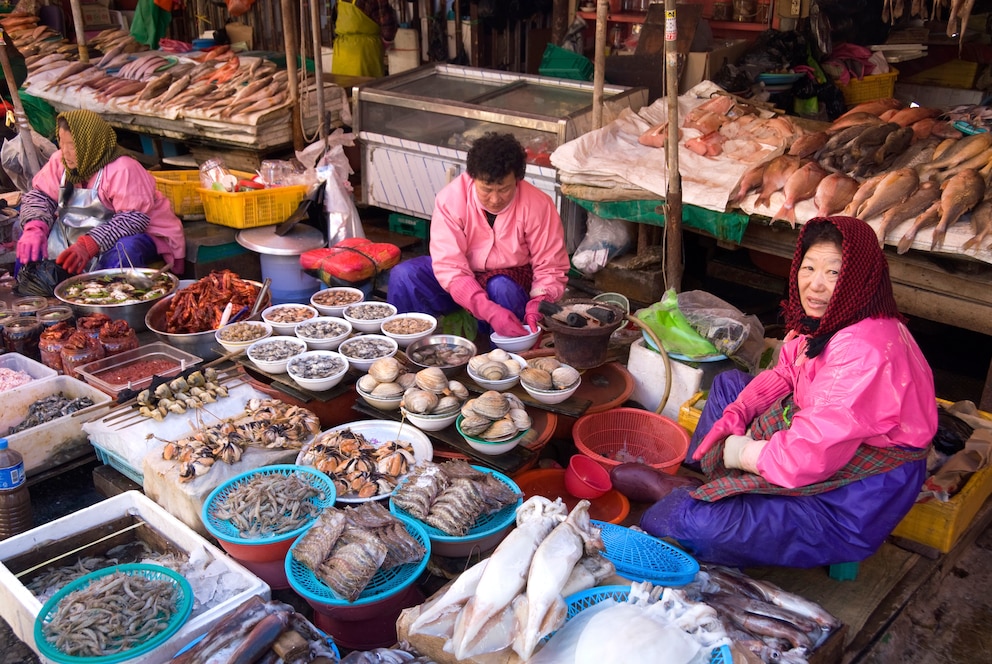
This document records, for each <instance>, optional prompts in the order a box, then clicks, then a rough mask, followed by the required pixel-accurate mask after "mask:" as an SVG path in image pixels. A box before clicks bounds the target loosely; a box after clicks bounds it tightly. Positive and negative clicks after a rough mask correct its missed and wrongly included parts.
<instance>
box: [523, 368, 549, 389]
mask: <svg viewBox="0 0 992 664" xmlns="http://www.w3.org/2000/svg"><path fill="white" fill-rule="evenodd" d="M520 381H521V382H522V383H524V384H525V385H527V386H528V387H533V388H534V389H535V390H550V389H551V388H552V387H553V386H554V383H552V382H551V374H550V373H548V372H547V371H545V370H543V369H538V368H536V367H527V368H526V369H524V370H523V371H521V372H520Z"/></svg>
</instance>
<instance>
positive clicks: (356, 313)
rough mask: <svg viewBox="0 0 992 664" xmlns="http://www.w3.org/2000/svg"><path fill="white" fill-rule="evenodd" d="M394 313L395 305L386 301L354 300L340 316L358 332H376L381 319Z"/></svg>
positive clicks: (380, 325)
mask: <svg viewBox="0 0 992 664" xmlns="http://www.w3.org/2000/svg"><path fill="white" fill-rule="evenodd" d="M395 315H396V307H394V306H393V305H391V304H389V303H388V302H356V303H355V304H349V305H348V306H347V307H345V308H344V312H342V314H341V316H342V317H343V318H344V319H345V320H346V321H348V322H349V323H351V326H352V327H353V328H355V330H356V331H358V332H365V333H366V334H378V333H379V332H380V331H381V329H382V321H384V320H386V319H387V318H389V317H390V316H395Z"/></svg>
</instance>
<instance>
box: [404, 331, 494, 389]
mask: <svg viewBox="0 0 992 664" xmlns="http://www.w3.org/2000/svg"><path fill="white" fill-rule="evenodd" d="M477 352H478V351H477V350H476V347H475V344H474V343H472V342H471V341H469V340H468V339H466V338H465V337H459V336H456V335H454V334H432V335H430V336H429V337H424V338H423V339H418V340H417V341H414V342H413V343H412V344H410V345H409V346H407V349H406V357H407V359H408V360H409V361H410V363H411V364H413V365H414V366H415V367H416V368H417V369H426V368H428V367H437V368H439V369H440V370H441V371H443V372H444V375H445V376H447V377H448V378H454V377H455V376H457V375H458V374H459V373H461V371H462V369H464V368H465V365H466V364H468V361H469V360H470V359H472V357H473V356H474V355H476V354H477Z"/></svg>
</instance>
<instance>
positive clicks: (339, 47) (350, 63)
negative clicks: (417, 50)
mask: <svg viewBox="0 0 992 664" xmlns="http://www.w3.org/2000/svg"><path fill="white" fill-rule="evenodd" d="M334 33H335V38H334V58H333V59H332V60H331V73H332V74H340V75H344V76H373V77H376V78H378V77H380V76H383V75H384V74H385V71H384V70H383V67H382V58H383V53H384V51H383V48H382V39H381V38H380V37H379V24H378V23H376V22H375V21H373V20H372V19H371V18H369V17H368V15H367V14H366V13H365V12H363V11H362V10H361V9H358V8H357V7H355V5H354V4H353V3H352V2H345V1H344V0H338V20H337V22H336V23H335V24H334Z"/></svg>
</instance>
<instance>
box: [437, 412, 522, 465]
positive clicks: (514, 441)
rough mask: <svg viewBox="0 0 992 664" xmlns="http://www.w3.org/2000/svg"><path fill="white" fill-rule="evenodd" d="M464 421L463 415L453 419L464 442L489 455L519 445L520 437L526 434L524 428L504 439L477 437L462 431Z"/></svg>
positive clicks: (503, 452) (507, 450)
mask: <svg viewBox="0 0 992 664" xmlns="http://www.w3.org/2000/svg"><path fill="white" fill-rule="evenodd" d="M464 421H465V416H464V415H459V416H458V418H457V419H456V420H455V428H456V429H457V430H458V433H459V434H460V435H461V437H462V438H464V439H465V442H466V443H468V444H469V447H471V448H472V449H473V450H475V451H476V452H479V453H481V454H487V455H489V456H496V455H498V454H506V453H507V452H509V451H510V450H512V449H513V448H514V447H516V446H517V445H519V444H520V439H522V438H523V437H524V436H525V435H526V434H527V431H526V430H524V431H520V432H518V433H516V434H515V435H514V436H513V437H511V438H508V439H505V440H485V439H484V438H477V437H475V436H470V435H468V434H467V433H465V432H464V431H462V422H464Z"/></svg>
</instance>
